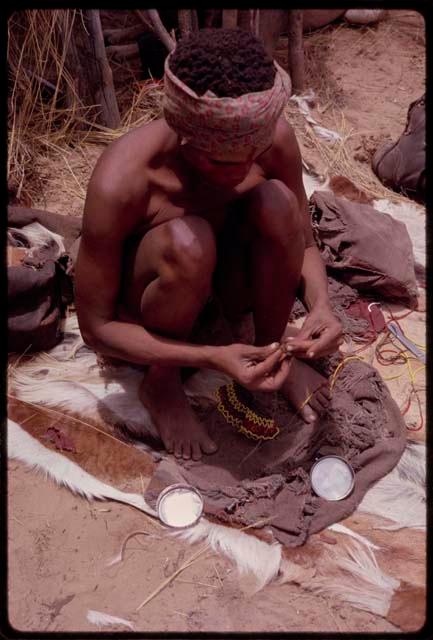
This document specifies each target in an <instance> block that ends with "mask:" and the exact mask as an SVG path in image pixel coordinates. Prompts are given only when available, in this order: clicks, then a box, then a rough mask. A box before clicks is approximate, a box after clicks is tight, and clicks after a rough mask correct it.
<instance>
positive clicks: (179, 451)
mask: <svg viewBox="0 0 433 640" xmlns="http://www.w3.org/2000/svg"><path fill="white" fill-rule="evenodd" d="M174 455H175V456H176V458H181V457H182V442H181V441H178V442H176V443H175V445H174Z"/></svg>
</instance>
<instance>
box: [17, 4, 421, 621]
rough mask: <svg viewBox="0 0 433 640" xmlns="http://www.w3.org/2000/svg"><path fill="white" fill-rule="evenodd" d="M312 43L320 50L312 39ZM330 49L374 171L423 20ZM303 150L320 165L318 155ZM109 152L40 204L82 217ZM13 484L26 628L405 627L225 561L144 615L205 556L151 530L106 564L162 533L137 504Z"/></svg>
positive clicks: (213, 561) (325, 112)
mask: <svg viewBox="0 0 433 640" xmlns="http://www.w3.org/2000/svg"><path fill="white" fill-rule="evenodd" d="M306 42H307V47H312V46H313V45H314V40H313V39H312V37H311V36H310V38H307V41H306ZM321 43H322V44H321V60H320V63H317V64H318V65H319V64H320V65H321V66H322V69H324V70H325V71H326V74H327V76H326V77H327V84H328V85H329V87H330V89H329V90H328V93H327V94H326V91H325V90H324V87H323V84H322V85H320V84H319V83H318V81H317V77H316V79H315V82H316V86H314V83H313V86H314V88H315V89H316V91H317V94H318V96H319V103H318V107H320V108H321V109H322V112H321V113H320V122H321V124H324V125H325V126H329V127H332V126H335V123H336V119H337V116H338V117H340V116H341V112H343V113H344V117H345V119H346V121H347V122H348V123H349V124H350V127H351V128H353V130H354V132H355V135H354V137H353V139H352V140H351V143H350V144H352V145H353V147H352V148H351V149H352V152H353V154H356V153H358V154H359V155H358V159H357V161H358V162H360V163H364V164H366V163H367V162H368V160H369V157H370V155H371V152H372V151H373V150H374V148H375V147H376V146H377V144H379V143H380V142H381V141H382V140H384V139H386V138H392V139H395V138H396V137H397V136H398V135H399V134H400V133H401V132H402V130H403V128H404V124H405V121H406V112H407V107H408V106H409V104H410V102H412V101H413V100H414V99H416V98H418V97H419V96H420V95H421V94H422V93H423V91H424V81H425V76H424V34H423V22H422V19H421V17H420V16H419V15H418V14H415V13H414V12H407V11H400V12H394V13H393V14H392V15H391V16H390V18H389V19H388V20H386V21H385V22H383V23H382V24H380V25H379V26H378V27H372V28H367V29H353V28H348V27H346V26H337V27H336V28H334V29H325V30H324V31H322V32H321ZM327 101H330V104H329V105H327ZM358 146H359V148H357V147H358ZM303 150H304V152H305V153H306V154H307V155H309V156H311V157H313V159H314V160H315V161H317V162H318V163H320V158H319V157H317V156H315V155H314V149H307V148H303ZM99 153H100V149H99V148H97V147H95V146H93V147H83V149H81V150H80V151H79V152H78V151H75V152H70V153H68V155H67V162H65V160H64V158H62V157H59V159H58V164H57V166H56V170H55V171H53V164H52V161H50V162H48V161H47V162H46V166H45V178H44V181H43V184H44V187H43V191H42V192H41V196H40V199H39V200H38V201H37V202H34V203H33V206H40V207H41V208H47V209H49V210H52V211H57V212H59V213H63V214H68V215H81V211H82V206H83V202H84V195H85V189H86V184H87V180H88V178H89V176H90V173H91V169H92V166H93V165H94V162H95V160H96V158H97V157H98V155H99ZM71 173H73V174H74V176H75V177H76V180H74V181H73V182H74V186H71V184H72V182H71ZM54 176H55V177H54ZM8 483H9V484H8V495H9V544H8V551H9V574H8V579H9V591H8V597H9V601H8V613H9V619H10V623H11V625H12V626H13V627H14V628H16V629H19V630H21V631H94V630H96V627H94V626H93V625H91V624H90V623H89V622H88V621H87V620H86V613H87V611H88V610H89V609H96V610H99V611H103V612H106V613H110V614H112V615H117V616H122V617H125V618H127V619H129V620H130V621H131V622H134V623H135V624H136V629H137V630H140V631H292V632H293V631H294V632H296V631H299V632H301V631H304V632H305V631H321V632H325V633H326V632H328V633H331V632H334V631H352V632H353V631H357V632H362V631H364V632H366V631H370V632H390V631H396V628H395V627H394V626H393V625H391V624H390V623H388V622H387V621H386V620H384V619H383V618H381V617H378V616H375V615H372V614H369V613H366V612H363V611H360V610H356V609H354V608H352V607H350V606H349V605H344V606H342V605H341V604H338V603H337V602H334V601H332V600H330V599H327V600H325V599H324V598H321V597H317V596H314V597H313V596H311V595H309V594H307V593H306V592H305V591H302V590H301V589H300V588H298V587H296V586H294V585H288V584H286V585H282V586H277V585H270V586H268V587H266V588H265V589H264V590H263V591H261V592H260V593H258V594H255V595H252V585H251V584H249V583H248V581H247V580H245V579H240V578H239V577H238V575H237V573H236V571H235V570H234V569H231V567H230V565H229V563H228V562H227V561H225V560H224V559H222V558H221V557H216V556H202V557H201V558H200V559H199V560H198V561H197V562H196V563H195V564H194V565H192V566H191V567H189V568H188V569H187V570H185V572H183V573H182V575H181V576H179V578H178V579H176V581H175V582H173V583H172V584H170V586H168V587H167V588H166V589H165V590H164V591H162V592H161V593H160V594H159V595H158V596H157V597H155V598H154V599H153V600H152V601H151V602H149V603H148V604H147V605H146V606H145V607H144V608H143V609H141V610H140V611H139V612H136V613H135V608H136V607H137V606H138V605H139V604H140V602H142V600H143V599H144V598H145V597H146V596H148V595H149V594H150V593H152V591H153V590H154V589H155V588H156V587H157V586H158V585H159V584H160V583H161V582H162V581H163V580H164V579H165V578H166V577H167V576H169V575H170V574H171V573H172V572H173V571H174V570H175V569H176V568H177V567H178V566H179V564H180V563H182V562H183V561H184V560H185V559H187V558H188V557H190V556H191V555H192V554H193V553H194V549H193V548H192V547H189V546H188V545H186V544H184V543H182V542H180V541H177V540H167V539H159V538H153V537H150V536H145V535H143V536H139V537H137V538H134V539H132V540H130V542H129V543H128V546H127V551H126V554H125V559H124V562H123V563H122V564H120V565H117V566H114V567H107V566H106V563H107V561H108V560H109V559H110V558H111V557H113V555H115V554H116V553H117V552H118V551H119V549H120V545H121V543H122V541H123V540H124V539H125V537H126V536H127V535H128V534H130V533H131V532H132V531H135V530H142V531H147V532H148V533H153V534H156V535H157V534H158V529H157V528H155V526H154V525H152V524H151V523H150V521H149V520H148V519H147V518H145V517H144V516H143V515H142V514H141V513H140V512H137V511H134V510H133V509H132V508H130V507H126V506H124V505H120V504H116V503H94V504H88V503H87V502H86V501H85V500H83V499H81V498H78V497H75V496H73V495H72V494H71V493H70V492H68V491H67V490H66V489H61V488H58V487H56V486H55V485H54V484H53V483H51V482H50V481H47V480H45V479H44V478H43V477H40V476H36V475H35V474H34V472H32V471H30V470H28V469H27V468H26V467H25V466H24V465H22V464H21V463H17V462H15V461H12V462H11V463H10V464H9V475H8ZM112 630H119V631H122V630H126V628H125V627H122V626H117V627H112Z"/></svg>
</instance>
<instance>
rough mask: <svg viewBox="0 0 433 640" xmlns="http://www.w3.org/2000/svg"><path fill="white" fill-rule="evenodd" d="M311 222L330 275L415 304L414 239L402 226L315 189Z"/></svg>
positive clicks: (383, 296) (365, 207) (368, 208)
mask: <svg viewBox="0 0 433 640" xmlns="http://www.w3.org/2000/svg"><path fill="white" fill-rule="evenodd" d="M310 203H311V208H312V224H313V230H314V234H315V238H316V242H317V245H318V247H319V250H320V253H321V256H322V258H323V260H324V262H325V264H326V267H327V270H328V273H329V274H330V275H332V276H334V277H335V278H337V280H341V281H342V282H345V283H346V284H348V285H350V286H351V287H354V288H355V289H356V290H357V291H359V292H362V293H365V294H370V295H373V296H376V297H379V298H381V299H385V300H394V301H397V302H399V303H402V304H406V305H407V306H409V307H411V308H416V306H417V301H418V298H417V295H418V289H417V284H416V276H415V266H414V262H415V261H414V256H413V248H412V242H411V239H410V237H409V234H408V232H407V229H406V225H404V224H403V223H402V222H400V221H399V220H395V219H394V218H393V217H392V216H390V215H389V214H387V213H381V212H379V211H376V210H375V209H374V208H373V207H371V206H369V205H367V204H360V203H359V202H351V201H350V200H346V199H345V198H338V197H337V196H335V195H334V194H333V193H328V192H325V191H316V192H315V193H313V195H312V196H311V200H310Z"/></svg>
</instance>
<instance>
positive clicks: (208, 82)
mask: <svg viewBox="0 0 433 640" xmlns="http://www.w3.org/2000/svg"><path fill="white" fill-rule="evenodd" d="M170 69H171V71H172V72H173V73H174V74H175V75H176V76H177V77H178V78H179V79H180V80H182V82H184V83H185V84H186V85H187V86H188V87H189V88H190V89H193V91H195V92H196V93H197V95H199V96H201V95H203V94H204V93H206V91H207V90H210V91H213V93H214V94H215V95H216V96H218V97H219V98H222V97H224V96H226V97H231V98H237V97H239V96H242V95H243V94H245V93H252V92H254V91H264V90H265V89H270V88H271V87H272V85H273V84H274V78H275V67H274V64H273V60H272V58H271V57H270V56H269V55H268V54H267V53H266V51H265V48H264V46H263V44H262V43H261V41H260V40H258V38H256V37H255V36H254V35H253V34H252V33H249V32H248V31H243V30H242V29H202V30H201V31H198V32H196V33H193V34H191V35H189V36H187V37H185V38H182V40H180V41H179V43H178V44H177V46H176V49H175V50H174V52H173V54H172V56H171V58H170Z"/></svg>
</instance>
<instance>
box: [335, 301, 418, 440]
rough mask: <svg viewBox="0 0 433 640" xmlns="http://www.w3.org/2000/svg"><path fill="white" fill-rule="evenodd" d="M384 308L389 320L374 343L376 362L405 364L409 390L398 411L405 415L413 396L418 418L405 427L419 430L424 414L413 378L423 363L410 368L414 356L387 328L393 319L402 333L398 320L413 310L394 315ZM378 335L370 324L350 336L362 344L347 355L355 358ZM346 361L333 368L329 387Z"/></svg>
mask: <svg viewBox="0 0 433 640" xmlns="http://www.w3.org/2000/svg"><path fill="white" fill-rule="evenodd" d="M386 310H387V312H388V313H389V316H390V320H388V321H386V323H385V328H386V333H385V335H384V336H383V338H382V339H381V340H380V341H379V342H378V343H377V344H376V345H375V348H374V355H375V357H376V360H377V362H378V363H379V364H380V365H382V366H384V367H387V366H391V365H406V369H407V373H408V377H409V383H410V392H409V396H408V398H407V400H406V404H405V405H404V406H403V407H401V408H400V412H401V414H402V415H403V416H404V415H406V414H407V413H408V411H409V409H410V407H411V405H412V401H413V398H415V399H416V402H417V405H418V412H419V420H418V422H417V424H416V425H415V426H411V425H407V429H408V430H409V431H420V430H421V429H422V428H423V426H424V416H423V411H422V404H421V399H420V397H419V393H418V389H417V388H416V387H415V382H416V380H415V378H416V375H417V374H418V373H419V372H420V371H421V370H423V369H425V365H421V366H420V367H418V369H416V370H415V371H414V370H413V368H412V364H411V361H412V360H416V358H415V357H414V356H411V355H409V354H410V352H409V351H408V350H407V349H402V348H400V347H399V346H398V345H397V344H396V343H395V340H396V338H395V336H394V335H393V334H392V332H391V331H390V329H389V322H390V321H393V322H394V323H395V324H396V325H397V326H398V328H399V329H400V331H401V332H402V333H403V334H404V331H403V329H402V327H401V325H400V323H399V320H402V319H404V318H407V317H408V316H409V315H411V314H412V313H413V310H409V311H408V312H407V313H404V314H402V315H398V316H397V315H395V314H394V313H393V312H392V310H391V309H390V308H389V307H388V306H387V307H386ZM378 337H379V333H378V332H377V331H376V330H375V328H374V327H373V326H371V327H370V328H369V330H368V331H367V332H366V333H365V334H364V335H363V336H352V337H351V339H352V340H353V342H358V343H361V344H362V346H361V347H360V348H358V349H355V350H354V351H351V356H349V358H356V357H357V356H356V355H355V354H359V353H361V352H363V351H365V350H366V349H368V348H369V347H370V346H372V345H373V344H374V343H375V342H376V341H377V339H378ZM407 337H408V339H409V340H411V338H409V336H407ZM411 342H413V344H415V345H416V346H417V347H419V348H420V349H422V350H423V351H425V350H426V349H425V345H420V344H418V343H416V342H415V341H414V340H411ZM391 347H392V348H391ZM359 359H362V358H359ZM346 361H347V359H345V360H343V362H341V363H340V364H339V365H338V367H337V369H336V370H335V372H334V374H333V380H332V382H331V389H332V388H333V386H334V383H335V377H336V375H338V371H339V370H340V368H341V366H343V365H344V363H345V362H346ZM403 375H404V372H401V373H400V374H397V375H395V376H391V377H389V378H383V379H384V381H390V380H398V379H399V378H401V377H402V376H403Z"/></svg>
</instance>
